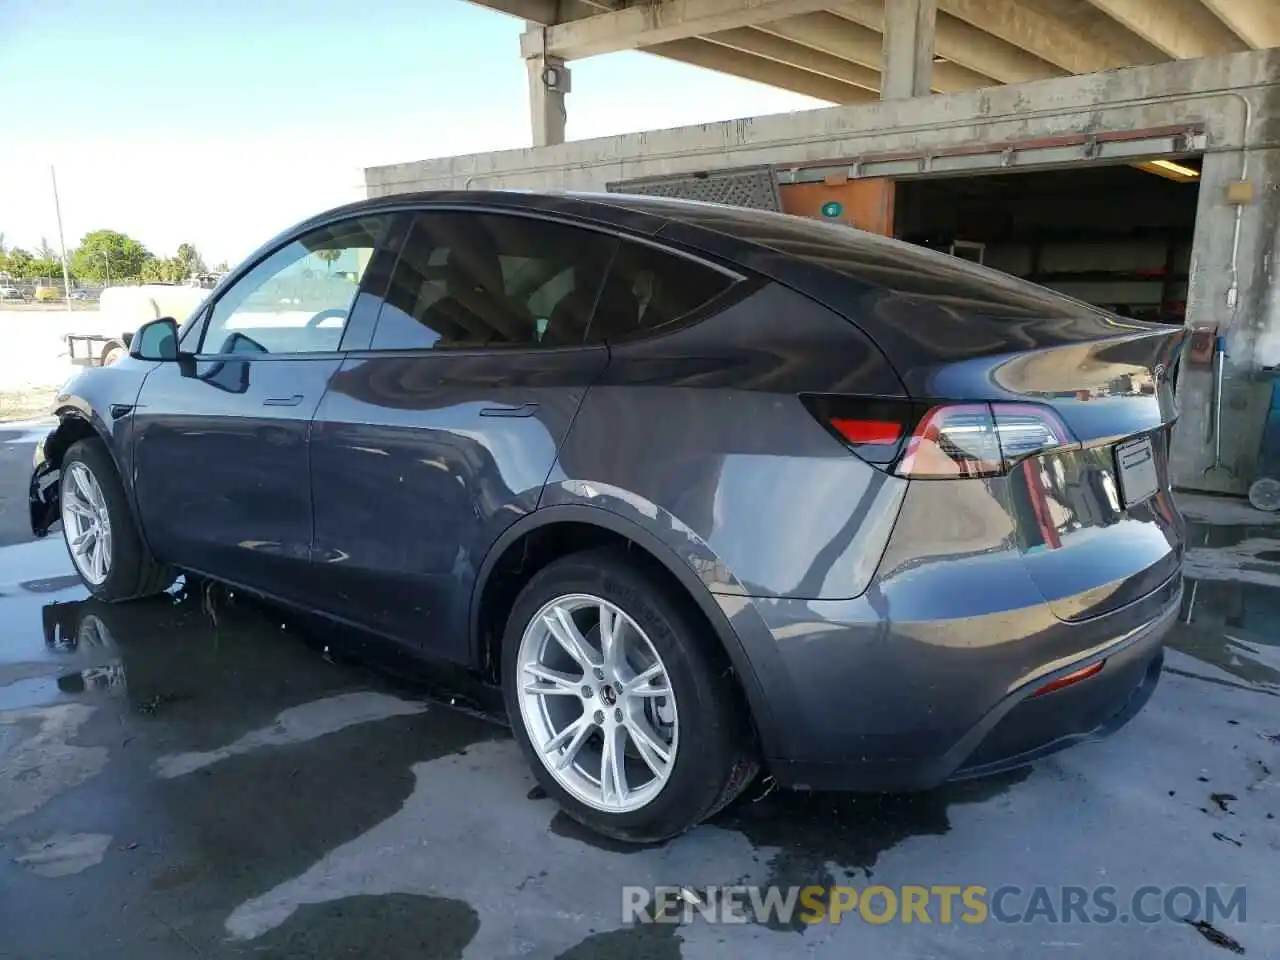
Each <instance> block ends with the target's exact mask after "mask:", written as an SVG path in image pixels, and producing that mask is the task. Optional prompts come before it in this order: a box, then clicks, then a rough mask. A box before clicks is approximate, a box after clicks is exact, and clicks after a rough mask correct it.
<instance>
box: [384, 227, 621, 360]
mask: <svg viewBox="0 0 1280 960" xmlns="http://www.w3.org/2000/svg"><path fill="white" fill-rule="evenodd" d="M616 242H617V241H616V240H614V239H613V238H612V237H609V236H607V235H604V234H598V233H594V232H592V231H589V230H583V229H580V228H578V227H572V226H569V225H567V224H561V223H553V222H550V221H546V220H538V219H535V218H529V217H515V216H507V215H502V214H489V213H454V212H440V213H422V214H418V215H416V216H415V218H414V222H413V224H412V226H411V228H410V230H409V235H408V237H407V238H406V240H405V244H404V247H403V249H402V250H401V252H400V257H399V260H398V262H397V263H396V267H395V271H394V272H393V273H392V277H391V283H390V286H389V288H388V290H387V294H386V298H385V300H384V302H383V305H382V309H381V312H380V314H379V316H378V325H377V329H376V330H375V331H374V336H373V343H372V348H373V349H374V350H422V349H432V350H443V349H477V348H501V347H538V346H544V347H557V346H574V345H579V344H582V343H583V342H585V339H586V333H587V327H588V325H589V323H590V320H591V312H592V309H593V307H594V306H595V303H596V299H597V297H598V296H599V294H600V287H601V284H602V283H603V281H604V275H605V270H606V268H607V266H608V263H609V260H610V259H611V258H612V254H613V248H614V245H615V244H616Z"/></svg>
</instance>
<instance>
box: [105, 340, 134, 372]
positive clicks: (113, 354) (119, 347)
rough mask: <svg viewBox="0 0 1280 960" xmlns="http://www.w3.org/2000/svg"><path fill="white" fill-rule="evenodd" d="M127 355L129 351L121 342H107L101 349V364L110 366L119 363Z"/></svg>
mask: <svg viewBox="0 0 1280 960" xmlns="http://www.w3.org/2000/svg"><path fill="white" fill-rule="evenodd" d="M128 355H129V351H128V350H126V349H125V348H124V344H122V343H112V344H109V345H108V346H107V348H106V349H105V350H103V351H102V365H103V366H104V367H110V366H112V365H114V364H117V363H119V362H120V361H121V360H123V359H124V358H125V357H127V356H128Z"/></svg>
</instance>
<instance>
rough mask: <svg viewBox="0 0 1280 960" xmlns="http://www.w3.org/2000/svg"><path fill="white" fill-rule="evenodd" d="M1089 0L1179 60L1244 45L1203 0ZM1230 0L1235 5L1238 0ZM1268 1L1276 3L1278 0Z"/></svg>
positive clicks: (1230, 51)
mask: <svg viewBox="0 0 1280 960" xmlns="http://www.w3.org/2000/svg"><path fill="white" fill-rule="evenodd" d="M1089 2H1090V3H1092V4H1093V5H1094V6H1095V7H1097V8H1098V9H1099V10H1101V11H1102V12H1103V13H1105V14H1106V15H1107V16H1109V17H1111V19H1113V20H1115V21H1116V22H1117V23H1121V24H1123V25H1124V26H1126V27H1127V28H1129V29H1130V30H1132V31H1133V32H1134V33H1136V34H1137V35H1138V36H1140V37H1141V38H1142V39H1143V40H1146V41H1147V42H1148V43H1150V44H1152V45H1153V46H1155V47H1158V48H1159V49H1161V50H1163V51H1164V52H1165V53H1167V54H1168V55H1169V56H1171V57H1173V58H1175V59H1177V60H1190V59H1193V58H1195V57H1212V56H1217V55H1218V54H1223V53H1235V52H1237V51H1240V50H1243V49H1244V48H1245V44H1244V42H1243V41H1242V40H1241V39H1240V38H1239V37H1237V36H1236V35H1235V34H1234V33H1232V32H1231V30H1229V29H1228V28H1227V25H1226V24H1224V23H1223V22H1222V21H1221V20H1219V19H1218V18H1217V17H1216V16H1214V15H1213V14H1212V13H1210V12H1209V9H1208V8H1207V7H1205V6H1204V5H1203V4H1201V3H1200V0H1089ZM1227 2H1228V3H1231V4H1233V5H1234V4H1235V3H1236V2H1237V0H1227ZM1264 2H1267V0H1264ZM1269 2H1271V3H1274V2H1275V0H1269Z"/></svg>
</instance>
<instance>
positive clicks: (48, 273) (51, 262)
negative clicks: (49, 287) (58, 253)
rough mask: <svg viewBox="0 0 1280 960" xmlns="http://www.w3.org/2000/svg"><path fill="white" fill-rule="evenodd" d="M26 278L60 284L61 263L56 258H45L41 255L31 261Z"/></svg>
mask: <svg viewBox="0 0 1280 960" xmlns="http://www.w3.org/2000/svg"><path fill="white" fill-rule="evenodd" d="M27 276H29V277H31V278H32V279H48V280H57V281H58V282H59V283H61V282H62V261H61V260H59V259H58V258H57V257H46V256H44V255H43V254H41V255H40V256H37V257H35V258H34V259H33V260H32V261H31V266H30V267H29V268H28V273H27Z"/></svg>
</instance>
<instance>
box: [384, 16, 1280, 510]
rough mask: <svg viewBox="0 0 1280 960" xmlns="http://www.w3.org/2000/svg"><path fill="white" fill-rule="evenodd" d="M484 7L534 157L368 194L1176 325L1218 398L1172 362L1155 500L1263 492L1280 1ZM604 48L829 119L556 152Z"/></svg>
mask: <svg viewBox="0 0 1280 960" xmlns="http://www.w3.org/2000/svg"><path fill="white" fill-rule="evenodd" d="M484 5H485V6H489V7H493V8H495V9H499V10H503V11H505V12H507V13H510V14H513V15H516V16H520V17H523V18H524V19H526V20H527V21H529V23H530V26H529V29H528V30H527V31H526V33H525V35H524V37H523V38H522V51H521V52H522V53H523V55H524V57H525V59H526V60H527V62H528V64H529V75H530V102H531V114H532V115H531V127H532V133H533V142H534V143H535V144H538V146H534V147H532V148H529V149H520V150H507V151H500V152H496V153H487V154H477V155H471V156H462V157H450V158H445V159H440V160H429V161H421V162H416V163H404V164H396V165H392V166H386V167H375V168H370V169H368V170H366V172H365V179H366V189H367V191H368V193H369V195H370V196H379V195H384V194H389V193H397V192H405V191H414V190H438V189H472V188H476V189H494V188H524V189H531V188H533V189H555V190H562V189H571V190H605V189H627V190H636V191H641V192H662V193H677V194H683V195H689V196H702V197H706V198H709V199H723V200H732V201H736V202H748V203H751V202H757V201H759V202H758V203H757V205H762V206H770V205H772V206H775V207H777V208H780V209H782V210H784V211H786V212H790V213H796V214H800V215H808V216H827V217H832V218H836V219H839V220H841V221H844V222H847V223H850V224H852V225H854V226H857V227H860V228H862V229H869V230H874V231H876V232H880V233H886V234H890V235H896V236H899V237H901V238H903V239H907V240H911V241H913V242H922V243H928V244H930V245H934V246H941V247H942V248H944V249H949V250H951V251H952V252H955V253H957V254H959V255H965V256H972V257H974V258H976V259H981V260H983V262H985V263H987V264H988V265H991V266H995V267H997V268H999V269H1004V270H1007V271H1009V272H1011V273H1016V274H1018V275H1021V276H1025V277H1028V278H1030V279H1032V280H1035V281H1037V282H1040V283H1044V284H1046V285H1048V286H1053V287H1056V288H1058V289H1061V290H1063V291H1064V292H1066V293H1070V294H1072V295H1074V296H1078V297H1080V298H1081V299H1084V300H1088V301H1090V302H1094V303H1098V304H1101V305H1104V306H1107V307H1109V308H1111V309H1120V310H1123V311H1126V312H1130V313H1133V314H1134V315H1138V316H1158V317H1159V318H1160V319H1163V320H1166V321H1169V320H1173V321H1175V322H1184V323H1186V324H1187V325H1188V326H1189V327H1191V328H1192V330H1193V337H1192V338H1191V341H1192V343H1193V344H1194V345H1195V346H1196V347H1197V348H1198V347H1199V346H1201V345H1203V344H1205V343H1207V344H1209V345H1212V343H1213V342H1214V341H1213V337H1214V336H1215V335H1216V334H1221V335H1223V337H1224V338H1225V345H1226V360H1225V363H1224V365H1223V370H1224V386H1223V390H1222V392H1221V396H1220V397H1219V396H1218V395H1217V393H1216V391H1215V389H1214V372H1213V370H1214V368H1213V363H1212V351H1209V352H1208V353H1205V352H1203V351H1201V350H1199V349H1191V350H1189V351H1188V354H1187V356H1186V357H1185V358H1184V361H1183V364H1182V370H1181V372H1180V381H1179V383H1180V386H1179V390H1180V396H1181V398H1182V407H1183V415H1182V419H1181V421H1180V423H1179V426H1178V428H1177V430H1176V431H1175V435H1174V474H1175V482H1176V483H1177V484H1178V485H1179V486H1183V487H1187V488H1191V489H1200V490H1207V491H1217V492H1224V493H1244V492H1246V491H1247V489H1248V488H1249V486H1250V484H1251V483H1252V482H1253V481H1254V480H1255V479H1256V478H1257V477H1258V476H1259V455H1260V449H1261V446H1262V442H1263V436H1264V432H1265V431H1264V428H1265V424H1266V421H1267V419H1268V412H1269V409H1270V407H1271V405H1272V404H1271V394H1272V390H1271V372H1272V371H1273V370H1274V369H1275V368H1277V367H1280V266H1277V251H1278V250H1280V49H1274V48H1275V47H1277V46H1280V3H1276V2H1275V0H1088V2H1086V0H883V2H882V0H852V2H846V3H842V4H837V5H836V6H832V0H825V2H812V0H661V2H653V0H647V2H643V3H632V4H625V3H616V2H606V0H600V2H586V0H484ZM1268 48H1270V49H1268ZM623 49H644V50H646V51H648V52H651V53H654V54H656V55H658V56H663V57H669V58H672V59H677V60H681V61H684V62H688V63H695V64H698V65H700V66H705V67H709V68H711V69H716V70H720V71H722V72H726V73H732V74H736V75H739V76H743V77H749V78H751V79H755V80H760V81H762V82H765V83H769V84H772V85H775V86H779V87H785V88H787V89H791V90H796V91H799V92H802V93H806V94H809V95H811V96H814V97H819V98H822V99H825V100H828V101H831V102H833V103H837V104H839V105H838V106H833V107H831V108H829V109H819V110H813V111H808V112H804V113H797V114H791V115H786V116H770V117H756V118H750V119H745V120H736V121H730V122H725V123H716V124H706V125H702V126H697V127H686V128H679V129H672V130H661V131H649V132H644V133H635V134H628V135H624V136H617V137H608V138H602V139H596V140H586V141H578V142H573V143H564V142H563V138H564V116H565V113H564V111H565V109H566V106H565V104H566V97H568V99H569V101H570V102H571V95H569V89H570V86H569V73H568V70H569V68H568V67H567V66H566V62H569V61H572V60H573V59H578V58H581V57H586V56H593V55H596V54H601V53H607V52H611V51H615V50H623ZM513 53H514V52H513ZM766 195H767V198H768V199H767V200H763V201H761V200H760V198H761V197H764V196H766ZM744 198H747V199H745V200H744ZM1219 401H1220V403H1221V410H1222V414H1221V415H1222V430H1221V434H1220V436H1215V435H1214V429H1213V424H1214V421H1215V409H1216V405H1217V404H1218V403H1219ZM1219 444H1220V459H1219V456H1218V452H1217V451H1218V448H1219ZM1264 466H1265V465H1264ZM1267 469H1269V468H1267Z"/></svg>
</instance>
